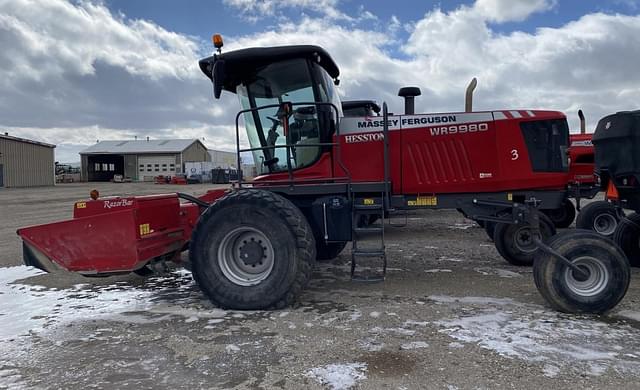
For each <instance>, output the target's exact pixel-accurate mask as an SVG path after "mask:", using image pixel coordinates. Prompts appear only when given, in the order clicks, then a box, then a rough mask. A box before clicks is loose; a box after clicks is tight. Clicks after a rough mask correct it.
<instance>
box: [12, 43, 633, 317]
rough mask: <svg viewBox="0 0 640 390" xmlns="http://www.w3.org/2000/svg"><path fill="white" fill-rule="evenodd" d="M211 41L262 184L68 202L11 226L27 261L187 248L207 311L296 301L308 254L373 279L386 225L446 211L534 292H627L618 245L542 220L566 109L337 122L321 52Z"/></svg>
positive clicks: (557, 174) (551, 196) (412, 91)
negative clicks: (48, 216) (61, 211)
mask: <svg viewBox="0 0 640 390" xmlns="http://www.w3.org/2000/svg"><path fill="white" fill-rule="evenodd" d="M214 43H215V44H216V47H217V48H218V52H217V53H216V54H214V55H213V56H211V57H208V58H205V59H202V60H201V61H200V68H201V70H202V71H203V72H204V73H205V75H206V76H207V77H208V78H210V79H211V81H212V83H213V90H214V95H215V97H216V98H218V97H220V94H221V93H222V92H223V91H226V92H227V93H234V94H236V95H237V96H238V98H239V100H240V104H241V106H242V110H241V111H240V112H239V113H238V114H237V116H236V131H237V146H238V159H239V158H240V154H241V153H248V152H250V153H252V154H253V160H254V161H255V163H256V165H257V168H258V170H259V176H258V177H256V178H255V179H254V180H253V181H251V182H243V181H242V180H239V181H238V182H237V183H235V185H234V188H232V189H229V190H227V191H222V190H219V191H211V192H209V193H207V194H205V195H204V196H202V197H200V198H194V197H190V196H187V195H184V194H169V195H156V196H140V197H130V198H106V199H99V198H97V196H94V198H96V199H94V200H88V201H82V202H77V203H76V204H75V209H74V218H73V219H71V220H68V221H63V222H58V223H53V224H48V225H40V226H34V227H28V228H23V229H20V230H19V231H18V234H19V235H20V236H21V237H22V239H23V241H24V254H25V262H26V263H27V264H31V265H35V266H38V267H41V268H44V269H47V270H51V269H55V268H60V267H61V268H64V269H67V270H71V271H75V272H80V273H83V274H85V275H104V274H110V273H121V272H132V271H140V270H142V269H144V267H146V266H148V265H149V264H153V263H155V262H158V261H163V260H174V261H179V259H180V256H179V254H180V252H181V251H182V250H185V249H187V248H188V249H189V258H190V261H191V266H192V270H193V276H194V278H195V280H196V281H197V283H198V284H199V286H200V287H201V289H202V290H203V292H204V293H205V294H206V295H207V296H208V297H209V299H210V300H211V301H212V302H214V303H215V304H217V305H219V306H221V307H224V308H234V309H269V308H281V307H284V306H286V305H289V304H291V303H292V302H293V301H294V300H295V299H296V298H297V296H298V295H299V294H300V292H301V290H302V289H303V288H304V286H305V284H306V283H307V281H308V280H309V278H310V277H311V272H312V269H313V265H314V262H315V261H316V259H331V258H334V257H336V256H337V255H338V254H339V253H340V252H341V251H342V250H343V249H344V247H345V245H346V244H347V243H348V242H351V243H352V248H351V264H352V265H351V276H352V278H353V279H354V280H365V281H380V280H383V279H384V276H385V270H386V263H387V258H386V254H385V242H384V230H385V225H386V223H385V222H386V221H387V218H388V217H389V216H390V215H393V214H396V213H402V212H403V211H407V210H417V209H442V208H450V209H458V210H460V211H461V212H462V213H464V214H465V215H466V216H468V217H469V218H472V219H474V220H478V221H491V222H496V223H497V224H498V225H497V227H496V235H495V236H496V240H495V241H496V247H497V249H498V251H499V252H500V254H501V255H502V256H503V257H505V258H506V259H507V260H508V261H510V262H512V263H514V264H532V263H533V265H534V275H535V281H536V285H537V287H538V289H539V290H540V292H541V293H542V295H543V296H544V297H545V298H546V299H547V300H548V302H549V303H550V304H551V305H552V306H553V307H555V308H557V309H559V310H562V311H567V312H596V313H599V312H603V311H606V310H608V309H610V308H612V307H613V306H615V305H616V304H617V303H618V302H619V301H620V299H622V297H623V296H624V294H625V293H626V290H627V287H628V284H629V274H630V272H629V265H628V262H627V260H626V258H625V255H624V254H623V253H622V251H621V250H620V249H619V248H618V247H616V246H615V245H614V244H613V243H612V242H611V241H609V240H607V239H605V238H602V237H601V236H599V235H597V234H595V233H593V232H586V231H579V232H578V231H576V232H569V233H565V234H562V235H554V234H555V228H554V226H553V224H552V223H551V221H550V220H549V219H548V218H547V217H546V216H545V215H544V214H543V213H541V212H540V210H551V209H557V208H558V207H560V205H561V203H562V202H563V200H564V199H565V198H566V195H567V194H566V192H567V180H568V178H567V175H568V173H567V163H568V159H567V147H568V141H569V131H568V127H567V122H566V118H565V116H564V115H563V114H562V113H560V112H555V111H539V110H499V111H484V112H453V113H430V114H415V113H414V112H413V97H414V96H416V95H417V94H418V93H419V91H418V90H417V88H410V87H409V88H403V89H401V93H400V95H401V96H404V97H405V112H404V113H403V114H402V115H397V114H396V115H394V114H390V113H388V111H387V107H386V104H383V107H382V115H381V116H376V117H372V116H368V115H366V116H361V117H343V115H342V107H341V103H340V99H339V97H338V94H337V93H336V89H335V85H337V84H338V76H339V70H338V66H337V65H336V64H335V62H334V61H333V59H332V58H331V57H330V56H329V54H328V53H327V52H326V51H325V50H324V49H322V48H320V47H317V46H285V47H270V48H250V49H243V50H236V51H231V52H227V53H221V50H220V49H221V47H222V40H221V38H216V39H214ZM241 120H242V121H243V123H244V128H245V131H246V135H247V138H248V141H249V147H248V148H242V147H241V145H240V128H239V124H240V121H241ZM181 199H182V200H184V201H183V202H181ZM427 215H428V214H427ZM375 220H377V222H373V221H375ZM372 222H373V223H372ZM364 237H367V239H366V241H365V240H363V238H364ZM424 241H425V245H426V244H427V243H428V237H425V238H424ZM365 242H366V246H365ZM372 243H373V244H372ZM363 263H366V264H368V265H369V266H368V267H361V266H359V265H362V264H363Z"/></svg>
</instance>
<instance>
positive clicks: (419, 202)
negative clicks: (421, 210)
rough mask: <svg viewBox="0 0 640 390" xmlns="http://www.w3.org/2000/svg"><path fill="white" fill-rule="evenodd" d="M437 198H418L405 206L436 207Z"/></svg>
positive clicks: (409, 201)
mask: <svg viewBox="0 0 640 390" xmlns="http://www.w3.org/2000/svg"><path fill="white" fill-rule="evenodd" d="M437 205H438V198H437V197H435V196H418V197H417V198H416V200H408V201H407V206H437Z"/></svg>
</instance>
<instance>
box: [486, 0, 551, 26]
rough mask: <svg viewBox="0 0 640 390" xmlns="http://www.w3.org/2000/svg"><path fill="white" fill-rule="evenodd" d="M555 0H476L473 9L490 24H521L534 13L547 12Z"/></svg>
mask: <svg viewBox="0 0 640 390" xmlns="http://www.w3.org/2000/svg"><path fill="white" fill-rule="evenodd" d="M556 3H557V0H476V2H475V4H474V6H473V9H474V12H476V13H477V14H478V15H481V16H482V17H483V18H485V19H486V20H489V21H492V22H498V23H502V22H521V21H523V20H525V19H527V18H528V17H529V16H530V15H531V14H533V13H536V12H544V11H549V10H550V9H552V8H553V7H555V6H556Z"/></svg>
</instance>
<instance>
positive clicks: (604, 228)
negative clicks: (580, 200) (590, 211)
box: [593, 213, 618, 236]
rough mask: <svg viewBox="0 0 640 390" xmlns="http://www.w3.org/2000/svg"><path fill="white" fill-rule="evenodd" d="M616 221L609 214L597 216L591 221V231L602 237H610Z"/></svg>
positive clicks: (616, 223)
mask: <svg viewBox="0 0 640 390" xmlns="http://www.w3.org/2000/svg"><path fill="white" fill-rule="evenodd" d="M617 225H618V221H617V220H616V217H614V216H613V215H611V214H609V213H604V214H599V215H597V216H596V217H595V218H594V219H593V230H595V231H596V232H597V233H599V234H602V235H603V236H610V235H612V234H613V232H615V230H616V226H617Z"/></svg>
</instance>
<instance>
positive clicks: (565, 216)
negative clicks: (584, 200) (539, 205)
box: [542, 199, 576, 229]
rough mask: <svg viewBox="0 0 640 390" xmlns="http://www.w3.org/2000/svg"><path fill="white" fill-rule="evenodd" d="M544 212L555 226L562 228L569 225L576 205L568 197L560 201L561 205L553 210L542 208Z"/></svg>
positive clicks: (573, 217) (573, 216) (574, 213)
mask: <svg viewBox="0 0 640 390" xmlns="http://www.w3.org/2000/svg"><path fill="white" fill-rule="evenodd" d="M542 212H543V213H545V214H546V216H547V217H549V219H551V222H553V224H554V225H555V227H557V228H560V229H563V228H567V227H569V226H570V225H571V224H572V223H573V220H574V219H575V218H576V207H575V206H574V205H573V202H571V201H570V200H569V199H565V200H564V202H562V206H560V208H557V209H555V210H542Z"/></svg>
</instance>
